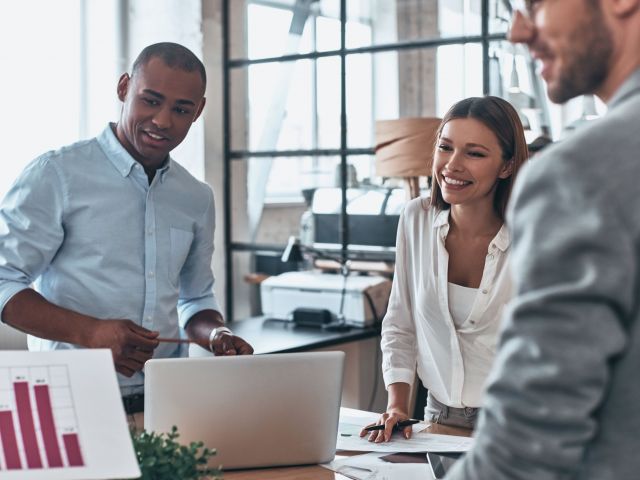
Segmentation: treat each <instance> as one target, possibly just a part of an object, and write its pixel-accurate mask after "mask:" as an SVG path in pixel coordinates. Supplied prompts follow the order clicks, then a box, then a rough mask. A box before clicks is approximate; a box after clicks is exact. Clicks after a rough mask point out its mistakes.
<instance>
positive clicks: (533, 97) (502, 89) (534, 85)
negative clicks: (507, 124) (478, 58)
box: [489, 41, 549, 142]
mask: <svg viewBox="0 0 640 480" xmlns="http://www.w3.org/2000/svg"><path fill="white" fill-rule="evenodd" d="M489 65H490V67H489V72H490V77H491V82H490V85H491V88H490V92H491V94H493V95H496V96H499V97H502V98H504V99H506V100H508V101H509V102H510V103H511V104H512V105H513V106H514V107H515V108H516V110H517V111H518V114H519V115H520V120H521V121H522V124H523V126H524V128H525V136H526V138H527V141H528V142H531V141H532V140H533V139H534V138H536V137H537V136H539V135H540V134H541V133H542V129H543V126H545V125H546V126H548V125H549V118H548V101H547V98H546V95H544V86H543V85H541V84H540V81H541V80H540V78H539V76H538V75H536V74H535V72H534V70H533V68H532V65H531V62H530V57H529V54H528V52H526V51H525V50H524V49H523V48H521V47H519V46H514V45H512V44H511V43H509V42H506V41H501V42H492V43H491V44H490V48H489ZM537 92H539V93H537Z"/></svg>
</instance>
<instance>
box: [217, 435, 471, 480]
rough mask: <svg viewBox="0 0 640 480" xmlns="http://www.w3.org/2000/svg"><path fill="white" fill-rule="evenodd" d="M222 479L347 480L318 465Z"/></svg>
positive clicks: (261, 470)
mask: <svg viewBox="0 0 640 480" xmlns="http://www.w3.org/2000/svg"><path fill="white" fill-rule="evenodd" d="M426 431H428V432H431V433H440V434H445V435H460V436H464V437H470V436H471V431H470V430H466V429H464V428H455V427H447V426H444V425H433V424H432V425H428V426H427V428H426ZM360 453H363V452H344V451H340V450H339V451H338V452H337V454H336V457H340V456H347V455H357V454H360ZM224 478H225V480H348V477H345V476H344V475H341V474H339V473H336V472H332V471H331V470H327V469H326V468H323V467H321V466H319V465H309V466H306V467H276V468H256V469H251V470H236V471H228V472H224Z"/></svg>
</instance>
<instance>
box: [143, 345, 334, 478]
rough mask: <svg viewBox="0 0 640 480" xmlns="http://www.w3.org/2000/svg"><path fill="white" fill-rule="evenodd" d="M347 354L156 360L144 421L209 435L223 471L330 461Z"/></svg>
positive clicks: (197, 437) (189, 435)
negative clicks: (345, 355)
mask: <svg viewBox="0 0 640 480" xmlns="http://www.w3.org/2000/svg"><path fill="white" fill-rule="evenodd" d="M343 370H344V353H343V352H308V353H282V354H271V355H253V356H238V357H207V358H181V359H158V360H150V361H148V362H147V363H146V364H145V377H146V378H145V399H144V401H145V405H144V407H145V408H144V427H145V429H146V430H147V431H155V432H158V433H159V432H169V431H170V430H171V427H172V426H173V425H176V426H177V427H178V433H179V434H180V437H179V438H178V441H179V442H180V443H184V444H188V443H189V442H192V441H203V442H204V444H205V446H206V447H208V448H215V449H216V450H217V454H216V455H215V456H214V457H213V458H212V459H211V465H212V466H218V465H222V468H223V469H235V468H249V467H271V466H277V465H302V464H311V463H324V462H327V461H330V460H331V459H333V457H334V455H335V447H336V439H337V434H338V417H339V412H340V397H341V393H342V377H343Z"/></svg>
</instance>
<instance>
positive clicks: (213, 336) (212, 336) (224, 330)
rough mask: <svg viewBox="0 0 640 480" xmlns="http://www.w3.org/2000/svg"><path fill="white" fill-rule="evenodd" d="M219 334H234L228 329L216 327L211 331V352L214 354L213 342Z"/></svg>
mask: <svg viewBox="0 0 640 480" xmlns="http://www.w3.org/2000/svg"><path fill="white" fill-rule="evenodd" d="M219 333H228V334H229V335H233V332H232V331H231V330H229V329H228V328H227V327H216V328H214V329H213V330H211V333H210V334H209V350H210V351H211V352H213V340H214V339H215V338H216V335H218V334H219Z"/></svg>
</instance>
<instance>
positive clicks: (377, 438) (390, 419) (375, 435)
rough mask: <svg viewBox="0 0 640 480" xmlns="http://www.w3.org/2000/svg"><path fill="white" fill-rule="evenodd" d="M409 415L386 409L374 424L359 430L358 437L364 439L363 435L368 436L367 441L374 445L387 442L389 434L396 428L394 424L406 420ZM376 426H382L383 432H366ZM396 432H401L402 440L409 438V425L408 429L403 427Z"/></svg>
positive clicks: (397, 410) (400, 411) (389, 437)
mask: <svg viewBox="0 0 640 480" xmlns="http://www.w3.org/2000/svg"><path fill="white" fill-rule="evenodd" d="M408 419H409V415H408V414H407V413H406V412H403V411H402V410H399V409H391V408H389V409H387V411H386V412H384V413H383V414H382V415H380V418H379V419H378V421H377V422H376V423H371V424H369V425H367V426H366V427H364V428H363V429H362V430H360V436H361V437H364V436H365V435H369V441H370V442H375V443H381V442H388V441H389V440H390V439H391V434H392V433H393V431H394V429H395V428H396V424H397V423H398V422H401V421H403V420H408ZM376 425H384V430H373V431H371V432H368V431H367V428H369V427H373V426H376ZM396 431H399V432H401V434H402V436H403V437H404V438H411V425H409V426H408V427H404V428H402V429H399V430H398V429H396Z"/></svg>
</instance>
